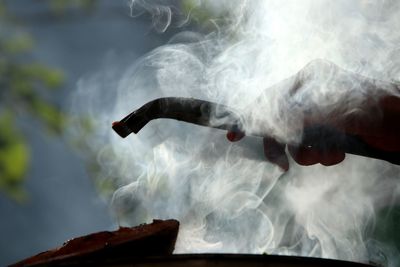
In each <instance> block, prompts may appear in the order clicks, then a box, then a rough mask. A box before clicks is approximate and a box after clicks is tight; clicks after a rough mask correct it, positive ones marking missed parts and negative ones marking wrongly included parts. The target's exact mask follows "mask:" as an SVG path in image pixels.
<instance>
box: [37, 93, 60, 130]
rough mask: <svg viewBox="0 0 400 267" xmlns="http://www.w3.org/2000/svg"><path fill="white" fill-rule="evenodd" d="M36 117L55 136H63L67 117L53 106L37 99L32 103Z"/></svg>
mask: <svg viewBox="0 0 400 267" xmlns="http://www.w3.org/2000/svg"><path fill="white" fill-rule="evenodd" d="M32 109H33V112H34V113H35V115H36V116H37V117H38V118H39V119H40V120H42V122H43V123H44V124H45V126H46V127H47V129H48V130H49V131H50V132H51V133H53V134H61V133H62V132H63V130H64V126H65V116H64V114H62V113H61V111H60V110H58V109H57V108H56V107H54V106H53V105H51V104H49V103H47V102H45V101H43V100H41V99H39V98H36V99H35V100H34V101H33V103H32Z"/></svg>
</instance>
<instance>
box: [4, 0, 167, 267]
mask: <svg viewBox="0 0 400 267" xmlns="http://www.w3.org/2000/svg"><path fill="white" fill-rule="evenodd" d="M169 37H170V33H169V32H167V33H164V34H163V35H161V34H158V33H156V32H155V31H154V29H152V28H151V23H150V19H149V18H148V17H146V16H140V17H139V18H132V17H131V16H130V9H129V2H128V1H123V0H121V1H100V0H73V1H63V0H48V1H29V0H17V1H16V0H12V1H6V0H2V1H0V129H1V131H0V192H1V193H0V214H1V219H0V236H1V239H0V266H4V265H6V264H10V263H12V262H15V261H17V260H19V259H22V258H24V257H27V256H30V255H33V254H35V253H38V252H41V251H43V250H47V249H50V248H52V247H54V246H58V245H60V244H62V242H64V241H65V240H67V239H70V238H72V237H76V236H79V235H83V234H88V233H91V232H95V231H100V230H107V229H112V228H115V227H116V225H115V222H114V221H113V219H112V218H111V215H110V211H109V208H108V204H107V203H105V201H104V200H102V199H101V198H100V196H99V194H98V192H99V187H97V186H95V184H94V180H93V179H91V178H90V175H89V173H88V171H87V170H88V169H87V168H86V167H87V162H86V161H84V160H83V159H84V157H85V156H88V155H79V153H77V150H76V149H74V140H70V138H66V136H65V134H64V133H63V130H64V127H65V126H66V123H65V122H66V120H68V118H67V115H66V110H68V108H69V103H68V102H69V100H68V99H69V97H70V94H71V93H72V91H73V89H74V87H75V86H76V82H77V80H78V79H79V78H80V77H82V76H84V75H85V74H88V73H89V74H90V73H91V72H93V71H94V70H95V69H96V67H97V66H99V65H100V64H103V62H104V61H105V60H106V58H107V55H111V56H109V57H112V58H113V59H114V60H119V59H120V60H121V61H124V60H135V58H137V57H139V56H141V55H142V54H144V53H146V52H148V51H149V50H152V49H154V48H155V47H157V46H160V45H161V44H163V43H165V42H166V41H167V40H168V39H169ZM118 55H124V57H121V56H118ZM126 55H130V56H129V58H128V59H127V58H126ZM111 89H112V88H110V90H111ZM75 145H76V144H75ZM89 156H90V155H89ZM92 156H93V155H92ZM95 161H96V159H95V156H94V158H93V164H94V165H95ZM85 164H86V166H85ZM89 164H91V163H89ZM93 168H95V166H94V167H93ZM93 168H92V169H93ZM89 172H90V170H89ZM100 191H101V190H100Z"/></svg>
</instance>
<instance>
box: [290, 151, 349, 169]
mask: <svg viewBox="0 0 400 267" xmlns="http://www.w3.org/2000/svg"><path fill="white" fill-rule="evenodd" d="M288 150H289V153H290V155H291V156H292V158H293V159H294V160H295V161H296V162H297V163H298V164H300V165H303V166H310V165H314V164H317V163H321V164H322V165H324V166H332V165H335V164H339V163H340V162H342V161H343V160H344V159H345V156H346V154H345V153H344V152H343V151H339V150H336V149H331V150H325V151H321V150H318V149H315V148H313V147H307V146H289V147H288Z"/></svg>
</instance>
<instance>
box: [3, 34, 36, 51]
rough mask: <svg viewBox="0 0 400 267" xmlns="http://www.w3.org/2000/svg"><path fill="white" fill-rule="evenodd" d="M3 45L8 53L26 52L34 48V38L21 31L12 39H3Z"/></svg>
mask: <svg viewBox="0 0 400 267" xmlns="http://www.w3.org/2000/svg"><path fill="white" fill-rule="evenodd" d="M2 47H3V49H4V51H5V52H6V53H10V54H18V53H24V52H27V51H29V50H31V49H32V47H33V39H32V37H31V36H30V35H29V34H27V33H20V34H19V35H16V36H14V37H12V38H10V39H3V40H2Z"/></svg>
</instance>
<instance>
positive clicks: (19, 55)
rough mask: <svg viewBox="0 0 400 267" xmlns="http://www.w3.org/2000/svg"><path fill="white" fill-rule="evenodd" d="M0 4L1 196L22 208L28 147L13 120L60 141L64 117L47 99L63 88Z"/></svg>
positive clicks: (80, 0) (61, 2)
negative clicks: (34, 124)
mask: <svg viewBox="0 0 400 267" xmlns="http://www.w3.org/2000/svg"><path fill="white" fill-rule="evenodd" d="M95 2H96V0H71V1H65V0H48V1H47V3H48V6H49V10H50V12H53V13H54V12H55V13H56V14H61V13H63V11H64V10H67V9H68V8H79V9H84V10H90V9H92V8H93V7H94V5H95ZM9 4H10V2H9V1H3V2H0V25H1V26H0V129H1V131H0V192H3V193H5V194H7V195H8V196H9V197H11V198H12V199H14V200H16V201H19V202H22V201H24V200H25V199H26V198H27V194H26V192H25V191H24V189H23V182H24V177H25V175H26V172H27V170H28V168H29V158H30V154H29V146H28V144H27V141H26V140H25V137H24V135H23V133H22V132H21V130H20V129H19V127H18V120H19V119H20V118H23V117H28V118H30V119H32V118H33V119H35V120H38V121H39V122H41V124H42V125H43V126H44V127H45V129H46V130H47V132H48V133H51V134H54V135H59V134H61V133H62V131H63V129H64V123H65V121H66V116H65V114H63V112H62V111H61V110H60V108H59V107H57V106H56V105H55V104H53V103H52V102H51V101H50V99H51V94H52V93H53V91H54V90H55V89H57V88H60V87H61V86H62V84H63V82H64V79H65V78H64V74H63V72H62V71H61V70H59V69H56V68H53V67H50V66H47V65H46V64H43V63H41V62H38V61H37V60H35V59H33V58H32V56H31V52H32V50H33V49H34V43H35V42H34V39H33V37H32V36H31V35H30V34H29V32H28V31H26V30H24V24H23V19H22V20H20V18H18V17H17V15H16V14H14V13H13V12H12V10H11V9H10V8H9Z"/></svg>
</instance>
